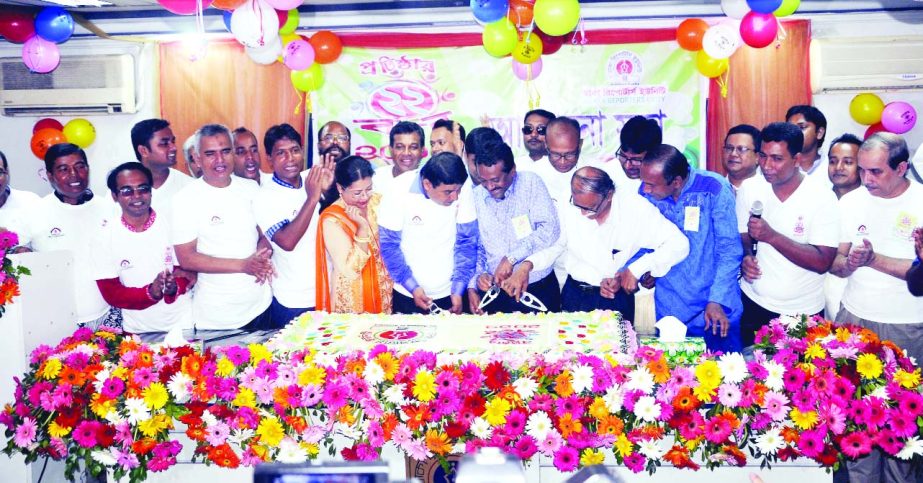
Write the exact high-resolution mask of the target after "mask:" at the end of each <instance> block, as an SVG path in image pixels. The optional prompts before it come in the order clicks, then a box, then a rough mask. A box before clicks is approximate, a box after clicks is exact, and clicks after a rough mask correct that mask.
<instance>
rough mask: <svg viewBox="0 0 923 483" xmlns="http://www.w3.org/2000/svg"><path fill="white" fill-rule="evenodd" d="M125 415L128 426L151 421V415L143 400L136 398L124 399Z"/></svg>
mask: <svg viewBox="0 0 923 483" xmlns="http://www.w3.org/2000/svg"><path fill="white" fill-rule="evenodd" d="M125 413H126V416H127V417H128V423H129V424H138V423H140V422H141V421H145V420H148V419H151V413H150V412H148V410H147V404H144V399H141V398H137V397H129V398H125Z"/></svg>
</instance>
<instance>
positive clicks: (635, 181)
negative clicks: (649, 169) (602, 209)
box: [593, 116, 663, 193]
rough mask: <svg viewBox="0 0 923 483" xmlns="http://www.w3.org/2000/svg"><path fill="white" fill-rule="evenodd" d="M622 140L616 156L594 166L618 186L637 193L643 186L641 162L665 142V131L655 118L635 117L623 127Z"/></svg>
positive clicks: (620, 135) (620, 137) (617, 187)
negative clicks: (649, 152) (646, 155)
mask: <svg viewBox="0 0 923 483" xmlns="http://www.w3.org/2000/svg"><path fill="white" fill-rule="evenodd" d="M619 141H620V143H621V144H620V145H619V149H618V151H616V153H615V157H614V158H608V159H604V160H602V161H599V162H597V163H595V164H593V166H598V167H600V168H602V170H603V171H605V172H606V174H608V175H609V177H610V178H612V181H613V182H615V188H616V189H619V190H622V191H631V192H633V193H637V192H638V191H639V190H640V189H641V162H642V161H644V155H645V154H647V152H648V151H650V150H651V149H654V148H656V147H657V146H660V144H661V143H662V142H663V132H662V130H661V128H660V124H659V123H658V122H657V121H656V120H654V119H648V118H646V117H644V116H634V117H632V118H631V119H629V120H628V121H626V122H625V124H624V125H623V126H622V130H621V131H620V132H619ZM616 160H617V161H618V162H617V163H616V162H615V161H616Z"/></svg>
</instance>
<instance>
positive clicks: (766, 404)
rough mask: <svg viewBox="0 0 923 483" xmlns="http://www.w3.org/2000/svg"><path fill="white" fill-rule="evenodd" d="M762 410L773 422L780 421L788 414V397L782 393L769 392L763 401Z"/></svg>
mask: <svg viewBox="0 0 923 483" xmlns="http://www.w3.org/2000/svg"><path fill="white" fill-rule="evenodd" d="M763 408H764V409H765V410H766V414H768V415H769V417H771V418H772V419H773V420H774V421H782V420H783V419H785V415H787V414H788V397H786V396H785V394H782V393H778V392H775V391H769V392H767V393H766V396H765V397H764V399H763Z"/></svg>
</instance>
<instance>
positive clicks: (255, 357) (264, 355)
mask: <svg viewBox="0 0 923 483" xmlns="http://www.w3.org/2000/svg"><path fill="white" fill-rule="evenodd" d="M247 348H248V349H250V364H253V365H254V366H255V365H257V364H259V363H260V361H266V362H272V352H269V349H267V348H266V346H264V345H263V344H250V345H248V346H247Z"/></svg>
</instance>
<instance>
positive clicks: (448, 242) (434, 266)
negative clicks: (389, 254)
mask: <svg viewBox="0 0 923 483" xmlns="http://www.w3.org/2000/svg"><path fill="white" fill-rule="evenodd" d="M420 183H421V178H420V176H419V174H418V173H415V174H414V175H413V176H399V177H398V178H397V179H396V180H395V182H394V184H393V185H392V190H391V192H390V193H389V194H388V195H387V196H384V197H382V200H381V207H380V208H379V210H378V225H379V226H380V227H381V228H385V229H388V230H391V231H399V232H401V252H402V253H403V254H404V261H405V262H406V263H407V266H408V267H410V271H411V272H412V273H413V278H414V279H415V280H416V282H417V284H419V285H420V287H422V288H423V291H425V292H426V295H427V296H429V297H431V298H434V299H439V298H443V297H448V296H449V295H450V294H451V291H452V273H453V271H454V270H455V235H456V233H457V224H464V223H471V222H473V221H475V219H477V215H476V214H475V210H474V200H473V198H472V193H471V183H469V182H466V183H465V184H464V185H462V190H461V193H460V194H459V198H458V200H457V201H456V202H455V203H452V205H450V206H442V205H440V204H438V203H436V202H434V201H432V200H430V199H429V198H427V197H426V195H425V194H424V192H423V187H422V185H421V184H420ZM402 282H403V280H395V281H394V290H397V291H398V292H400V293H401V294H402V295H404V296H406V297H413V294H411V293H410V292H408V291H407V289H405V288H404V287H403V286H402V285H401V283H402Z"/></svg>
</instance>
